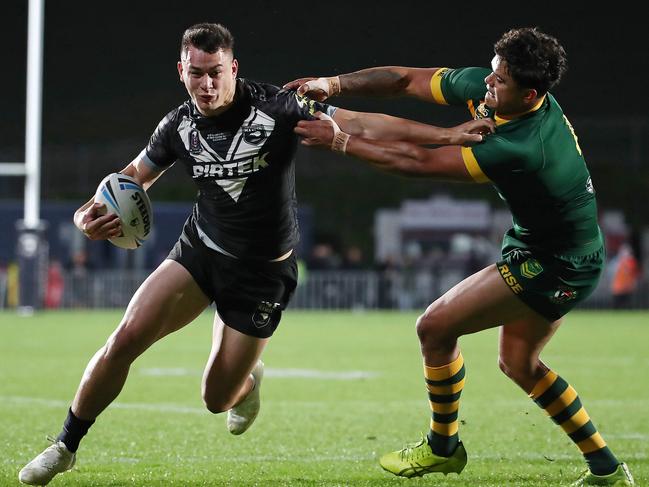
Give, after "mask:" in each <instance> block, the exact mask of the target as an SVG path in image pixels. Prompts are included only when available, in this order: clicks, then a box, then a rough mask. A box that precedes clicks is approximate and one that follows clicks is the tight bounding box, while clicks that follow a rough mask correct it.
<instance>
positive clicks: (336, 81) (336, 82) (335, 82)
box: [327, 76, 340, 96]
mask: <svg viewBox="0 0 649 487" xmlns="http://www.w3.org/2000/svg"><path fill="white" fill-rule="evenodd" d="M327 83H328V84H329V93H327V96H334V95H337V94H338V93H340V76H333V77H331V78H327Z"/></svg>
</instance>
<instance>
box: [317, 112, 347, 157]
mask: <svg viewBox="0 0 649 487" xmlns="http://www.w3.org/2000/svg"><path fill="white" fill-rule="evenodd" d="M317 117H318V118H319V119H320V120H328V121H329V122H331V126H332V128H333V129H334V138H333V139H332V140H331V150H333V151H335V152H342V153H343V154H344V153H345V151H346V150H347V142H348V141H349V137H350V135H349V134H346V133H345V132H343V131H342V130H340V127H339V126H338V124H337V123H336V121H335V120H334V119H333V118H331V117H330V116H329V115H327V114H326V113H319V114H318V115H317Z"/></svg>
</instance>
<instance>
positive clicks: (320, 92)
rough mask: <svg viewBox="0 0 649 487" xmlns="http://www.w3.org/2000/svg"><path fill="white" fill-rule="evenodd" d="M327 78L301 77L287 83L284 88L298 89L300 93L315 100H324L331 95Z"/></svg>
mask: <svg viewBox="0 0 649 487" xmlns="http://www.w3.org/2000/svg"><path fill="white" fill-rule="evenodd" d="M329 86H330V85H329V81H328V79H327V78H313V77H311V78H299V79H296V80H293V81H290V82H289V83H286V84H285V85H284V86H283V88H286V89H289V90H297V93H298V95H302V96H306V97H309V98H311V99H312V100H315V101H324V100H326V99H327V98H329V96H330V95H331V94H330V93H329V91H330V88H329Z"/></svg>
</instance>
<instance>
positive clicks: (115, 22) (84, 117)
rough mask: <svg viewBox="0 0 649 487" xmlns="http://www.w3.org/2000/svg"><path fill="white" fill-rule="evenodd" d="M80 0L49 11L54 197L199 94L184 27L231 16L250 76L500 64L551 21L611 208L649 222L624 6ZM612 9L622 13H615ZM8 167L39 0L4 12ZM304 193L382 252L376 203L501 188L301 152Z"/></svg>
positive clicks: (20, 124)
mask: <svg viewBox="0 0 649 487" xmlns="http://www.w3.org/2000/svg"><path fill="white" fill-rule="evenodd" d="M455 5H456V6H448V5H441V3H440V2H423V1H422V2H415V1H401V2H398V3H397V2H392V1H389V2H388V1H377V2H373V3H367V2H357V3H353V4H352V3H351V2H349V3H343V2H335V1H329V2H308V3H307V2H300V3H294V2H290V3H289V2H286V3H283V2H280V3H271V2H264V1H247V2H189V1H187V2H151V1H142V2H135V1H132V2H123V1H115V2H75V1H60V2H55V1H49V2H47V5H46V14H45V50H44V52H45V61H44V98H43V100H44V104H43V108H44V111H43V175H42V197H43V199H44V200H54V199H57V200H61V199H68V200H75V201H78V202H79V203H81V202H82V201H85V200H86V199H87V198H88V196H89V195H90V194H91V193H92V192H93V191H94V188H95V186H96V184H97V183H98V181H99V180H100V179H101V178H102V177H103V176H104V175H105V174H106V173H108V172H112V171H114V170H117V169H121V168H122V167H123V166H124V165H126V164H127V163H128V162H129V161H130V160H131V159H132V158H133V157H134V156H135V155H137V153H138V152H139V151H140V150H141V149H142V148H143V147H144V145H145V144H146V142H147V140H148V138H149V135H150V133H151V132H152V130H153V129H154V128H155V126H156V124H157V123H158V121H159V120H160V119H161V118H162V117H163V116H164V114H166V113H167V112H168V111H169V110H170V109H171V108H173V107H175V106H177V105H178V104H179V103H181V102H182V101H183V100H184V99H185V96H186V93H185V92H184V88H183V87H182V86H181V85H180V83H179V81H178V79H177V74H176V67H175V63H176V61H177V58H178V45H179V40H180V37H181V35H182V32H183V30H184V29H185V28H186V27H188V26H189V25H191V24H193V23H196V22H201V21H213V22H221V23H223V24H225V25H226V26H228V27H229V28H230V30H231V31H232V33H233V34H234V36H235V38H236V46H235V55H236V57H237V58H238V59H239V63H240V76H242V77H247V78H251V79H255V80H259V81H266V82H272V83H275V84H282V83H284V82H286V81H289V80H291V79H294V78H297V77H300V76H307V75H332V74H338V73H344V72H349V71H354V70H357V69H361V68H364V67H370V66H376V65H391V64H398V65H411V66H422V67H423V66H450V67H459V66H466V65H483V66H488V65H489V64H488V63H489V61H490V59H491V57H492V45H493V42H494V41H495V40H496V39H497V38H498V37H499V36H500V35H501V34H502V33H503V32H504V31H505V30H507V29H509V28H511V27H517V26H532V25H537V26H539V27H540V28H541V29H542V30H544V31H546V32H548V33H550V34H552V35H555V36H557V37H558V38H559V39H560V40H561V42H562V43H563V45H564V47H565V48H566V51H567V53H568V61H569V70H568V72H567V74H566V77H565V78H564V80H563V82H562V84H561V85H560V86H559V87H558V88H557V89H555V90H554V91H553V93H554V95H555V96H556V97H557V99H558V100H559V102H560V104H561V105H562V107H563V109H564V111H565V113H566V115H567V116H568V118H569V119H570V120H571V121H572V123H573V125H574V127H575V130H576V132H577V135H578V136H579V138H580V143H581V146H582V148H583V150H584V153H585V155H586V159H587V161H588V162H589V166H590V168H591V173H592V175H593V180H594V182H595V186H596V188H597V190H598V196H599V202H600V206H601V207H603V208H618V209H623V210H625V212H626V214H627V220H628V221H630V222H631V223H632V224H633V225H634V226H640V225H647V224H648V223H649V221H648V220H649V217H647V212H646V202H645V201H646V200H645V199H644V198H645V197H646V195H647V193H648V192H649V171H648V170H647V166H648V164H647V158H648V156H649V143H648V142H647V136H648V135H649V124H648V123H647V117H646V115H645V110H646V108H645V106H646V103H645V102H644V101H643V98H644V97H643V92H644V88H645V87H646V84H647V74H648V73H649V54H648V53H647V42H646V32H647V26H646V25H645V22H644V21H642V20H641V19H640V18H639V17H640V16H639V15H638V13H637V12H634V11H633V9H630V8H628V7H625V3H624V2H617V3H615V4H614V5H613V4H610V5H607V8H608V9H609V10H606V11H604V10H598V9H595V8H593V7H591V6H584V7H578V6H569V5H568V2H562V3H554V2H548V3H546V4H544V5H543V6H542V7H541V6H540V4H538V3H534V4H532V3H523V2H518V3H511V4H508V3H502V2H497V3H493V2H490V3H483V2H481V3H475V4H472V3H470V2H469V3H467V2H455ZM612 9H615V10H614V11H613V10H612ZM2 17H3V29H2V31H1V33H0V45H2V46H3V47H2V49H3V67H4V69H3V71H4V72H3V76H2V78H1V80H2V81H1V85H0V86H1V88H2V89H1V91H0V92H1V93H2V108H3V110H2V116H1V117H0V134H2V135H1V136H0V161H1V162H13V161H22V160H23V157H24V149H23V146H24V124H25V120H24V110H25V108H24V103H25V79H26V78H25V69H26V35H27V1H26V0H10V1H9V2H5V3H4V5H3V9H2ZM334 103H335V104H338V105H340V106H344V107H349V108H353V109H361V110H367V111H384V112H387V113H391V114H395V115H401V116H406V117H410V118H414V119H417V120H421V121H426V122H430V123H436V124H440V125H448V124H452V123H455V122H459V121H462V120H464V119H466V118H468V113H467V112H465V111H463V110H461V109H457V108H446V107H437V106H435V105H431V104H426V103H423V102H417V101H414V100H376V99H374V100H368V99H365V100H360V99H336V101H335V102H334ZM297 167H298V183H297V189H298V197H299V200H300V203H302V204H308V205H310V206H311V207H312V208H313V210H314V215H315V223H316V230H317V232H319V233H321V234H323V235H326V234H334V233H335V234H336V235H337V236H338V237H339V238H341V239H344V240H345V241H346V242H347V243H358V244H361V245H362V246H363V247H364V248H365V249H366V250H368V251H369V250H370V247H371V239H372V232H371V225H372V219H373V211H374V209H376V208H378V207H388V206H398V205H399V203H400V201H401V200H402V199H404V198H407V197H416V198H421V197H428V196H429V195H430V194H431V193H432V192H433V191H438V192H439V191H444V192H450V193H453V194H456V195H458V196H462V197H469V198H489V199H491V200H492V201H495V198H494V195H495V192H493V190H491V189H490V188H487V187H469V186H460V185H454V186H448V185H445V184H442V183H435V184H433V183H431V182H429V181H421V180H418V181H412V180H404V179H400V178H396V177H394V176H389V175H383V174H379V173H376V172H374V171H373V170H371V169H368V168H366V167H364V166H363V165H362V164H360V163H358V162H356V161H353V160H351V159H343V158H341V157H338V156H333V155H331V154H329V153H326V152H317V151H313V150H300V151H299V154H298V166H297ZM22 188H23V185H22V179H21V178H15V177H2V178H0V193H1V194H2V198H3V199H7V198H18V199H20V198H22ZM193 196H194V189H193V185H192V183H191V181H189V178H187V177H185V176H184V175H181V172H180V171H179V170H178V169H176V168H174V169H172V170H171V171H170V174H167V175H165V177H163V178H162V179H161V180H160V181H159V182H158V183H157V184H156V186H155V187H154V188H153V189H152V190H151V197H152V200H153V201H154V204H155V201H156V200H169V199H172V200H174V199H175V200H191V199H192V198H193Z"/></svg>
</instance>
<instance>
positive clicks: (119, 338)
mask: <svg viewBox="0 0 649 487" xmlns="http://www.w3.org/2000/svg"><path fill="white" fill-rule="evenodd" d="M140 342H141V340H140V339H139V338H138V336H137V335H136V334H135V333H133V332H132V331H131V329H130V328H129V327H127V326H120V328H119V329H117V330H116V331H115V332H114V333H113V334H112V335H111V336H110V337H108V340H107V341H106V345H104V358H105V359H107V360H110V361H117V362H128V363H130V362H132V361H133V360H135V359H136V358H137V356H138V355H139V354H140V353H142V351H143V350H144V349H145V348H146V347H143V345H142V344H141V343H140Z"/></svg>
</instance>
